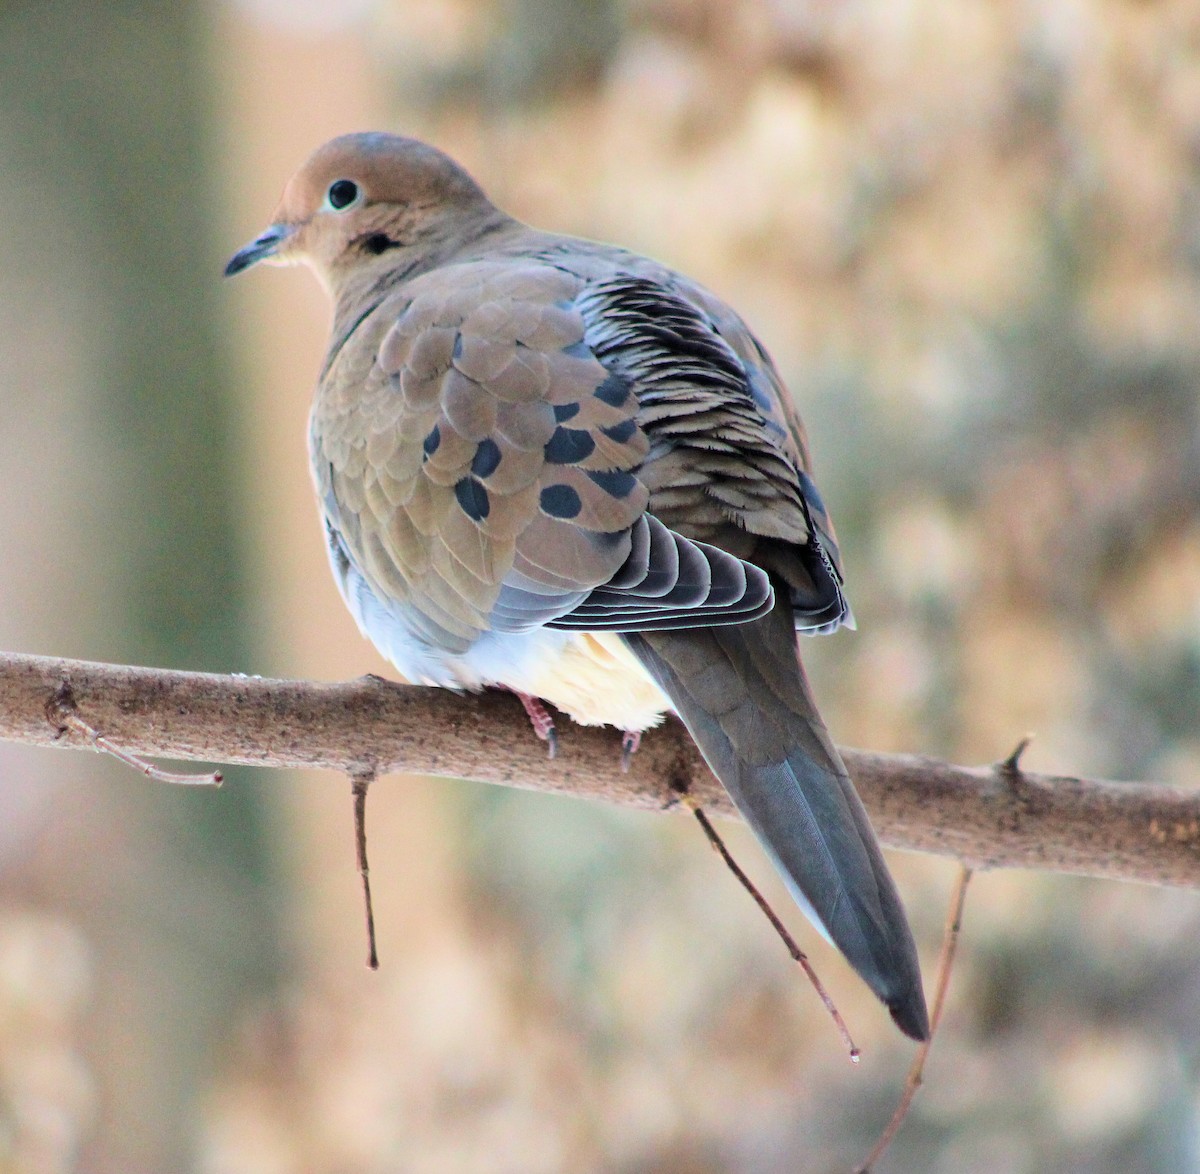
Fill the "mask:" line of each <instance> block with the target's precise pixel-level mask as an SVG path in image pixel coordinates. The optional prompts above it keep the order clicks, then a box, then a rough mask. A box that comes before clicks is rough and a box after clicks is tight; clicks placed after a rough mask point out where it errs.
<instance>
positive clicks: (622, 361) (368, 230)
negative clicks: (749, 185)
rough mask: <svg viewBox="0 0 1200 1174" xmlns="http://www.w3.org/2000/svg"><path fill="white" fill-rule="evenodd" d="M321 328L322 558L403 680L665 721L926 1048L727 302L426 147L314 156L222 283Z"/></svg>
mask: <svg viewBox="0 0 1200 1174" xmlns="http://www.w3.org/2000/svg"><path fill="white" fill-rule="evenodd" d="M263 260H270V261H272V262H274V263H282V264H290V263H295V262H305V263H307V264H308V265H309V266H310V267H311V268H312V269H313V270H314V271H315V272H316V274H317V276H318V278H319V279H320V280H321V282H322V284H323V285H324V286H325V288H326V289H327V290H328V292H329V293H330V295H331V297H332V299H333V304H334V319H333V337H332V342H331V344H330V347H329V353H328V355H327V357H326V359H325V365H324V368H323V369H322V372H321V376H320V383H319V386H318V388H317V393H316V398H315V402H314V404H313V408H312V415H311V420H310V431H309V446H310V452H311V457H312V467H313V473H314V477H315V480H316V486H317V492H318V496H319V499H320V508H321V512H322V515H323V518H324V523H325V532H326V537H327V539H328V546H329V557H330V561H331V563H332V566H333V571H334V574H335V576H336V578H337V582H338V585H339V587H340V589H341V592H342V594H343V596H344V597H345V600H346V603H347V604H348V606H349V608H350V611H351V612H352V613H353V615H354V618H355V619H356V620H357V622H358V624H359V627H360V628H361V629H362V631H363V633H364V634H365V635H366V636H367V637H368V638H369V639H370V640H371V641H373V642H374V644H375V645H376V647H378V648H379V650H380V651H381V652H382V653H383V655H384V656H386V657H387V658H388V659H389V660H390V661H391V662H392V663H393V664H394V665H395V666H396V668H397V669H398V670H399V671H400V672H401V673H402V674H403V675H404V676H405V677H406V678H408V679H409V680H410V681H414V682H420V683H424V684H428V685H439V686H443V687H446V688H451V689H479V688H482V687H485V686H500V687H504V688H508V689H511V690H513V691H514V692H516V693H518V694H521V695H523V696H525V697H526V698H530V699H534V698H541V699H544V700H547V701H549V702H551V703H552V704H553V705H554V706H555V707H556V708H557V709H559V710H561V711H563V712H565V713H566V714H568V715H570V716H571V717H572V718H573V719H574V720H576V721H578V722H583V723H587V724H602V723H603V724H611V725H614V726H616V727H618V728H620V729H622V730H626V731H633V732H636V731H640V730H644V729H646V728H648V727H650V726H652V725H654V724H655V723H656V722H658V721H659V720H660V718H661V716H662V714H663V713H664V712H666V711H668V710H674V711H675V712H676V713H678V715H679V716H680V717H681V718H682V719H683V721H684V723H685V724H686V725H687V727H688V730H689V731H690V732H691V734H692V736H693V737H694V739H695V740H696V743H697V745H698V746H699V748H700V750H701V752H702V753H703V755H704V757H705V759H706V760H707V762H708V764H709V766H710V767H711V768H712V770H713V772H714V773H715V774H716V775H717V777H718V778H719V779H720V780H721V782H722V783H723V784H724V786H725V787H726V789H727V790H728V791H729V794H730V795H731V796H732V798H733V801H734V803H735V804H736V805H737V807H738V809H739V810H740V811H741V813H742V815H743V816H744V817H745V819H746V821H747V822H748V823H749V825H750V826H751V828H752V829H753V830H754V831H755V833H756V834H757V836H758V838H759V840H760V841H761V842H762V844H763V846H764V848H765V849H766V851H767V853H768V854H769V855H770V857H771V859H772V860H773V862H774V863H775V865H776V866H777V867H778V869H779V871H780V872H781V873H782V875H783V877H784V879H785V880H786V882H787V884H788V887H789V889H790V890H791V892H792V893H793V895H794V896H795V898H796V899H797V901H798V902H799V903H800V905H801V906H802V907H803V909H804V910H805V911H806V912H807V913H808V915H809V916H810V917H811V918H812V920H813V921H814V923H815V924H816V925H817V927H818V928H819V929H820V930H821V931H822V932H823V933H824V934H825V935H826V936H827V937H828V938H829V939H831V940H832V941H833V942H834V943H835V944H836V945H837V946H838V948H839V949H840V950H841V951H842V952H843V953H844V954H845V956H846V958H847V959H848V960H849V962H850V963H851V965H852V966H853V967H854V968H855V969H856V970H857V971H858V973H859V974H860V975H861V976H862V978H863V979H864V980H865V981H866V983H867V984H868V985H869V986H870V988H871V989H872V990H873V991H874V992H875V993H876V994H877V995H878V996H879V998H880V999H882V1000H883V1002H884V1003H885V1004H886V1005H887V1007H888V1008H889V1010H890V1011H891V1014H892V1017H893V1018H894V1019H895V1021H896V1023H897V1024H898V1026H899V1027H900V1029H901V1030H902V1031H904V1032H905V1033H906V1034H907V1035H909V1036H912V1037H913V1038H914V1039H924V1038H926V1037H927V1036H928V1033H929V1021H928V1016H927V1013H926V1008H925V999H924V995H923V993H922V989H921V976H920V971H919V968H918V963H917V955H916V949H915V947H914V945H913V939H912V935H911V932H910V930H909V927H908V923H907V921H906V919H905V915H904V910H903V908H902V906H901V904H900V900H899V897H898V896H897V893H896V889H895V886H894V884H893V882H892V879H891V877H890V875H889V874H888V871H887V866H886V865H885V863H884V860H883V856H882V854H881V852H880V850H879V846H878V844H877V842H876V839H875V835H874V833H873V832H872V829H871V825H870V823H869V822H868V819H867V815H866V812H865V811H864V809H863V806H862V803H861V802H860V800H859V798H858V796H857V794H856V793H855V791H854V789H853V787H852V785H851V783H850V779H849V776H848V775H847V773H846V768H845V766H844V765H843V764H842V760H841V758H840V757H839V755H838V752H837V750H836V749H835V748H834V745H833V743H832V741H831V739H830V737H829V734H828V732H827V731H826V728H825V725H824V723H823V722H822V720H821V717H820V715H819V714H818V712H817V708H816V704H815V702H814V700H813V697H812V694H811V692H810V689H809V685H808V682H807V680H806V678H805V674H804V670H803V668H802V666H801V664H800V659H799V656H798V652H797V647H796V630H797V629H799V630H801V631H805V632H824V631H830V630H832V629H834V628H836V627H837V626H838V625H839V624H840V623H844V622H846V620H847V619H848V616H849V611H848V608H847V605H846V601H845V599H844V597H843V595H842V586H841V585H842V575H841V570H840V564H839V554H838V547H837V543H836V540H835V537H834V531H833V526H832V524H831V523H830V519H829V515H828V513H827V512H826V509H825V506H824V503H823V502H822V500H821V496H820V494H819V493H818V492H817V489H816V486H815V485H814V484H813V481H812V479H811V477H810V476H809V473H808V470H809V469H810V467H811V465H810V460H809V455H808V446H807V441H806V438H805V434H804V430H803V427H802V426H801V423H800V420H799V418H798V417H797V415H796V413H795V410H794V408H793V407H792V404H791V401H790V399H789V397H788V395H787V393H786V391H785V389H784V387H783V384H782V382H781V380H780V377H779V375H778V373H777V372H776V370H775V367H774V366H773V364H772V362H771V360H770V358H769V357H768V355H767V352H766V351H765V350H764V349H763V347H762V345H761V344H760V343H759V342H758V340H757V339H756V338H755V337H754V335H753V334H751V332H750V330H749V329H748V328H747V326H746V325H745V324H744V323H743V322H742V320H741V319H740V318H739V317H738V316H737V314H735V313H734V312H733V310H731V309H730V308H729V307H728V306H726V305H725V304H724V303H723V302H721V301H720V300H719V299H718V298H717V297H715V296H714V295H713V294H711V293H709V292H708V291H707V290H705V289H704V288H702V287H701V286H700V285H698V284H696V283H695V282H693V281H690V280H689V279H688V278H686V277H683V276H681V275H680V274H678V273H675V272H673V271H672V270H670V269H668V268H666V267H665V266H663V265H660V264H657V263H656V262H654V261H651V260H648V259H647V258H645V257H640V256H637V255H636V254H633V253H629V252H626V251H624V250H623V249H619V248H615V247H612V246H609V245H604V244H597V243H594V242H592V241H586V240H579V239H575V238H572V237H567V236H558V235H554V234H551V233H546V232H539V231H537V230H536V229H533V228H530V227H528V226H526V225H524V224H521V223H519V222H518V221H516V220H514V219H512V218H511V217H510V216H508V215H506V214H505V213H503V212H501V211H500V210H499V209H497V208H496V207H495V206H494V205H493V204H492V203H491V202H490V201H489V200H488V198H487V197H486V196H485V195H484V193H483V191H482V190H481V189H480V188H479V186H478V185H477V184H476V183H475V181H474V180H473V179H472V178H471V177H470V176H469V175H468V174H467V173H466V172H465V171H464V170H463V169H462V168H461V167H459V166H458V165H457V164H456V163H454V162H453V161H452V160H451V159H450V158H448V157H447V156H446V155H444V154H442V153H441V152H440V151H437V150H436V149H434V148H433V147H430V146H427V145H425V144H424V143H420V142H417V141H416V140H413V139H408V138H401V137H398V136H394V135H388V134H354V135H345V136H343V137H341V138H337V139H334V140H333V141H331V142H329V143H327V144H325V145H324V146H323V147H321V148H319V149H318V150H317V151H316V152H315V153H314V154H313V155H312V156H311V157H310V158H309V159H308V161H307V162H306V163H305V164H304V166H303V167H302V168H301V169H300V171H299V172H298V173H297V175H296V176H295V177H294V178H293V179H292V180H291V181H290V183H288V185H287V187H286V189H285V190H284V194H283V197H282V200H281V202H280V205H279V208H278V209H277V211H276V214H275V217H274V220H273V222H272V224H271V225H270V227H268V228H267V229H266V231H265V232H263V233H262V234H261V235H260V236H258V237H257V238H256V239H255V240H253V241H252V242H251V243H250V244H248V245H247V246H246V247H245V248H243V249H242V250H241V251H240V252H238V253H237V254H236V255H235V256H234V257H233V259H232V260H231V261H230V262H229V265H228V267H227V269H226V273H227V274H234V273H239V272H241V271H242V270H244V269H246V268H248V267H249V266H251V265H253V264H255V263H256V262H258V261H263Z"/></svg>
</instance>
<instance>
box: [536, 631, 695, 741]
mask: <svg viewBox="0 0 1200 1174" xmlns="http://www.w3.org/2000/svg"><path fill="white" fill-rule="evenodd" d="M521 689H522V690H523V691H524V692H527V693H532V694H533V695H534V696H535V697H541V698H542V699H543V700H545V701H549V702H550V704H551V705H553V706H554V708H555V709H559V710H562V712H563V713H565V714H567V715H568V716H569V717H571V718H572V720H574V721H577V722H579V723H580V724H581V725H585V726H600V725H609V726H616V727H617V728H618V729H621V730H645V729H649V728H650V727H651V726H656V725H658V723H659V722H660V721H662V716H663V714H664V713H665V712H667V711H668V710H670V709H671V702H670V700H669V699H668V697H667V695H666V694H665V693H664V692H663V691H662V690H661V689H660V688H659V687H658V686H657V685H656V684H655V683H654V681H652V680H651V679H650V676H649V675H648V674H647V672H646V670H645V669H644V668H642V666H641V665H640V664H639V663H638V661H637V659H636V658H635V657H634V655H633V653H631V652H630V651H629V649H628V648H626V647H625V645H624V644H623V643H622V642H621V638H620V637H619V636H616V635H613V634H612V633H610V632H577V633H576V632H573V633H572V634H571V638H570V639H569V640H567V641H566V642H565V644H564V645H563V648H562V651H561V653H559V655H558V656H557V657H556V658H553V659H549V658H548V659H547V660H546V661H544V662H542V663H541V664H539V665H537V666H536V667H535V668H534V669H533V671H532V673H529V672H527V673H526V674H525V675H524V676H523V679H522V685H521Z"/></svg>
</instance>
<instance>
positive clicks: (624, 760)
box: [621, 730, 642, 771]
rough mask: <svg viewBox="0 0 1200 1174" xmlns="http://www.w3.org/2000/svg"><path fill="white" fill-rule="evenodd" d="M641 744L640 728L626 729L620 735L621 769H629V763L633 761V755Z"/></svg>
mask: <svg viewBox="0 0 1200 1174" xmlns="http://www.w3.org/2000/svg"><path fill="white" fill-rule="evenodd" d="M641 744H642V731H641V730H626V731H625V733H624V735H622V737H621V769H622V770H623V771H628V770H629V764H630V763H631V762H632V761H633V756H634V755H635V754H636V753H637V749H638V747H639V746H640V745H641Z"/></svg>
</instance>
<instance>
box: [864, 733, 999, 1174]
mask: <svg viewBox="0 0 1200 1174" xmlns="http://www.w3.org/2000/svg"><path fill="white" fill-rule="evenodd" d="M1022 749H1023V747H1021V746H1018V747H1017V750H1016V751H1015V753H1016V755H1017V756H1018V757H1019V756H1020V752H1021V750H1022ZM971 876H972V870H971V869H970V868H969V867H968V866H967V865H965V864H960V865H959V868H958V879H957V881H956V882H955V885H954V892H953V894H952V895H951V897H950V907H949V909H948V910H947V912H946V930H945V933H944V934H943V935H942V950H941V953H940V955H939V956H938V965H937V988H936V989H935V991H934V995H933V1007H932V1014H931V1015H930V1019H929V1038H928V1039H927V1040H925V1042H924V1043H922V1044H921V1045H920V1047H918V1048H917V1054H916V1055H915V1056H914V1057H913V1062H912V1065H911V1067H910V1068H909V1070H908V1077H907V1078H906V1079H905V1081H904V1091H903V1092H902V1093H901V1094H900V1103H899V1104H898V1105H897V1106H896V1111H895V1112H894V1113H893V1114H892V1119H891V1120H890V1121H889V1122H888V1123H887V1128H885V1129H884V1131H883V1132H882V1133H881V1134H880V1135H879V1140H878V1141H877V1142H876V1143H875V1148H874V1149H873V1150H872V1151H871V1152H870V1153H869V1154H868V1155H867V1160H866V1161H865V1162H863V1164H862V1165H861V1166H859V1167H858V1168H857V1169H856V1170H855V1172H854V1174H870V1171H871V1168H872V1167H873V1166H874V1165H875V1163H876V1162H877V1161H879V1159H880V1158H881V1157H882V1156H883V1153H884V1151H885V1150H886V1149H887V1148H888V1146H890V1145H891V1144H892V1141H893V1140H894V1139H895V1136H896V1134H897V1133H898V1132H899V1130H900V1126H901V1125H902V1124H903V1123H904V1118H905V1117H907V1116H908V1111H909V1109H910V1108H911V1107H912V1103H913V1098H914V1097H915V1096H916V1095H917V1089H919V1088H920V1087H921V1081H922V1079H923V1077H924V1072H925V1061H926V1059H927V1058H928V1056H929V1049H930V1048H931V1047H932V1046H933V1037H934V1034H935V1033H936V1032H937V1029H938V1024H939V1023H940V1022H941V1020H942V1009H943V1007H944V1006H945V1004H946V991H947V990H948V989H949V986H950V971H951V968H952V967H953V966H954V952H955V950H956V949H957V948H958V938H959V934H960V933H961V931H962V915H963V904H964V903H965V902H966V899H967V886H968V885H969V884H970V883H971Z"/></svg>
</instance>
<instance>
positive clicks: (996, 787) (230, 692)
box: [0, 653, 1200, 888]
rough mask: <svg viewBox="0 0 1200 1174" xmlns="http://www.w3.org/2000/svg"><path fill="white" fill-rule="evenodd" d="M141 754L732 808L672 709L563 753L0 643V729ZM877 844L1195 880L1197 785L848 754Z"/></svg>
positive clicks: (49, 741) (340, 698) (374, 709)
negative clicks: (659, 719)
mask: <svg viewBox="0 0 1200 1174" xmlns="http://www.w3.org/2000/svg"><path fill="white" fill-rule="evenodd" d="M68 712H73V713H75V714H76V715H77V716H78V717H79V718H80V719H82V721H84V722H86V723H87V725H88V726H90V727H91V728H92V729H93V730H95V731H97V732H98V733H100V734H102V735H104V736H105V737H106V738H108V739H110V740H111V741H112V742H114V743H115V744H117V745H118V746H120V747H121V748H123V749H124V750H127V751H130V752H132V753H135V754H139V755H151V756H160V757H166V758H173V759H187V760H199V761H205V762H218V763H240V764H248V765H251V766H274V767H319V768H324V769H328V770H335V771H339V772H341V773H343V774H349V775H352V776H358V775H362V774H364V773H370V772H375V773H377V774H388V773H395V772H403V773H405V774H423V775H445V776H453V777H457V778H467V779H477V780H479V781H481V782H488V783H499V784H502V785H504V786H510V787H523V788H528V789H532V790H539V791H558V792H564V793H567V794H572V795H580V796H584V797H587V798H591V799H601V800H604V801H606V802H610V803H621V804H624V805H626V806H633V807H641V808H648V809H661V808H664V807H669V806H671V805H672V803H673V802H674V801H676V800H677V799H678V798H679V797H680V796H681V795H682V794H684V793H685V792H686V793H688V794H689V795H690V796H691V798H692V799H693V800H694V801H696V802H698V803H700V804H702V805H703V806H704V807H705V808H706V809H708V810H710V811H712V812H714V813H719V814H722V815H727V816H732V815H734V814H735V813H734V811H733V809H732V807H731V805H730V803H729V800H728V798H727V797H726V796H725V793H724V791H723V790H722V789H721V787H720V784H719V783H717V781H716V779H714V778H713V776H712V775H711V773H710V772H709V771H708V769H707V767H706V766H705V765H704V763H703V761H702V759H701V758H700V756H699V754H698V753H697V751H696V749H695V747H694V746H693V745H692V743H691V740H690V739H689V738H688V735H687V732H686V730H684V728H683V726H682V725H681V724H680V723H679V722H677V721H674V720H671V721H668V722H667V723H665V724H664V726H663V728H662V729H659V730H654V731H651V732H650V733H648V734H647V735H646V737H645V738H643V740H642V747H641V749H640V750H639V751H638V753H637V754H636V755H635V756H634V758H633V762H632V765H631V769H630V770H629V771H628V773H622V771H621V770H620V766H619V759H620V736H619V735H618V734H617V733H616V732H615V731H613V730H607V729H588V728H584V727H581V726H575V725H572V724H570V723H569V722H566V721H564V722H563V723H562V728H561V729H560V740H559V747H560V749H559V755H558V757H557V758H555V759H549V758H547V756H546V748H545V745H544V744H543V743H541V742H539V741H537V740H536V739H535V738H534V737H533V736H532V735H531V734H530V732H529V728H528V723H527V722H526V719H525V717H524V715H523V714H522V712H521V707H520V704H519V703H518V701H517V700H516V698H514V697H511V696H509V695H507V694H504V693H485V694H482V695H480V696H458V695H455V694H452V693H448V692H445V691H442V690H438V689H421V688H414V687H411V686H404V685H396V684H392V683H390V682H387V681H382V680H379V679H378V678H375V677H364V678H361V679H359V680H355V681H347V682H343V683H336V684H327V683H319V682H309V681H277V680H269V679H265V678H259V677H243V676H219V675H215V674H210V673H188V672H174V671H169V670H164V669H152V668H134V667H130V666H125V665H107V664H94V663H89V662H85V661H75V660H58V659H53V658H49V657H40V656H26V655H20V654H15V653H6V654H0V738H3V739H7V740H12V741H19V742H29V743H34V744H37V745H42V746H56V747H60V748H61V747H75V748H80V747H86V746H88V745H89V744H90V743H89V741H88V739H87V737H86V736H85V735H83V734H81V733H80V732H79V730H78V728H76V726H75V724H74V723H73V724H72V728H66V726H65V722H64V717H63V715H64V714H65V713H68ZM842 753H843V754H844V755H845V759H846V764H847V766H848V767H849V769H850V773H851V775H852V776H853V777H854V781H855V783H856V785H857V786H858V789H859V791H860V793H861V794H862V797H863V801H864V802H865V803H866V805H867V808H868V809H869V811H870V813H871V818H872V820H873V821H874V823H875V827H876V829H877V831H878V832H879V835H880V837H881V838H882V839H883V841H884V842H885V843H886V844H889V845H891V846H892V847H896V848H907V849H912V850H916V851H922V852H932V853H936V854H937V855H941V856H950V857H954V858H957V859H959V860H962V861H964V862H965V863H967V864H969V865H971V866H972V867H975V868H1000V867H1007V868H1036V869H1045V870H1050V871H1055V872H1071V873H1081V874H1085V875H1089V876H1106V877H1115V878H1120V879H1124V880H1137V881H1146V882H1150V883H1154V884H1167V885H1181V886H1187V887H1193V888H1194V887H1200V791H1186V790H1181V789H1179V788H1175V787H1169V786H1163V785H1158V784H1153V783H1113V782H1101V781H1096V780H1090V779H1076V778H1055V777H1050V776H1045V775H1037V774H1031V773H1028V772H1026V771H1023V770H1021V769H1020V767H1019V763H1018V762H1017V761H1016V759H1015V758H1014V759H1013V760H1010V761H1008V762H1001V763H997V764H994V765H991V766H986V767H961V766H953V765H951V764H949V763H946V762H941V761H938V760H935V759H931V758H917V757H912V756H908V755H896V754H875V753H870V752H867V751H862V750H852V749H843V751H842Z"/></svg>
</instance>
